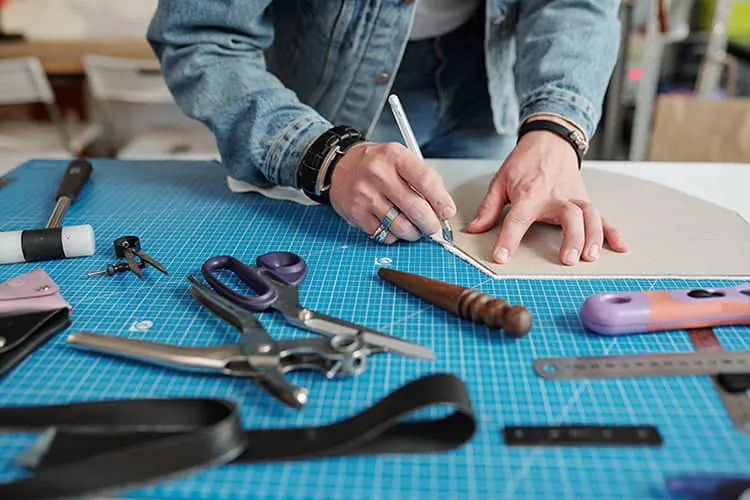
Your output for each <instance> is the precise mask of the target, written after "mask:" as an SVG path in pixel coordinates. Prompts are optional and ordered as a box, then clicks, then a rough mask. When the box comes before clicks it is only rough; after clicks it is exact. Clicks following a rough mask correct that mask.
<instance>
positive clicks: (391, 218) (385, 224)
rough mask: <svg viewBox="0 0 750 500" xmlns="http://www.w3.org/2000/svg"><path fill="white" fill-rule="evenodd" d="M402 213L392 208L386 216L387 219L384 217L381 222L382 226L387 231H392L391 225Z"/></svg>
mask: <svg viewBox="0 0 750 500" xmlns="http://www.w3.org/2000/svg"><path fill="white" fill-rule="evenodd" d="M400 213H401V212H400V211H399V209H398V208H396V207H391V209H390V210H388V213H387V214H385V217H383V218H382V219H381V220H380V225H381V226H383V227H384V228H385V229H386V231H387V230H388V229H390V227H391V224H392V223H393V221H394V219H395V218H396V217H398V216H399V214H400Z"/></svg>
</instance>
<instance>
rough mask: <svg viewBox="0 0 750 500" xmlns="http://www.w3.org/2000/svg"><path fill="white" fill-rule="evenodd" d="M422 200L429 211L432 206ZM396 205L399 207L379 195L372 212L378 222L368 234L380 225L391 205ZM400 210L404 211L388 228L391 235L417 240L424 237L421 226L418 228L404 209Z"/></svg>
mask: <svg viewBox="0 0 750 500" xmlns="http://www.w3.org/2000/svg"><path fill="white" fill-rule="evenodd" d="M420 200H421V198H420ZM421 201H422V202H423V203H424V204H425V206H426V207H427V210H428V211H429V210H430V207H429V206H428V205H427V202H425V201H424V200H421ZM394 206H396V207H397V208H398V206H397V205H396V204H395V203H393V202H391V201H389V200H387V199H385V198H383V197H379V199H378V200H377V201H376V202H375V203H374V210H373V213H372V217H374V218H375V219H376V220H377V224H376V225H375V227H374V228H373V229H372V231H369V232H368V234H372V232H373V231H375V229H377V227H378V225H380V221H381V219H382V218H383V217H385V215H386V214H387V213H388V211H389V210H390V209H391V207H394ZM399 210H400V209H399ZM400 211H401V212H402V213H400V214H399V215H398V216H397V217H396V218H395V219H393V221H392V222H391V225H390V227H389V229H388V231H389V232H390V234H389V237H390V236H391V235H393V236H395V237H396V238H399V239H402V240H407V241H417V240H418V239H420V238H422V232H421V231H420V230H419V228H417V226H415V225H414V224H413V223H412V221H411V220H410V217H408V216H407V215H406V213H405V212H404V211H403V210H400ZM434 216H435V215H434V214H433V217H434Z"/></svg>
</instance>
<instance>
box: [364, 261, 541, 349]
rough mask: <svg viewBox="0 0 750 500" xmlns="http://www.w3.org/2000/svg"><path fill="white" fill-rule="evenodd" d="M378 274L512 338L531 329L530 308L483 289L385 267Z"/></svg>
mask: <svg viewBox="0 0 750 500" xmlns="http://www.w3.org/2000/svg"><path fill="white" fill-rule="evenodd" d="M378 276H380V277H381V278H382V279H384V280H385V281H388V282H389V283H392V284H393V285H396V286H397V287H399V288H401V289H402V290H405V291H407V292H409V293H411V294H413V295H416V296H417V297H419V298H421V299H422V300H424V301H426V302H429V303H430V304H433V305H436V306H438V307H440V308H442V309H444V310H446V311H448V312H450V313H452V314H454V315H456V316H458V317H459V318H462V319H467V320H469V321H473V322H474V323H478V324H483V325H485V326H487V327H488V328H493V329H497V328H501V329H503V330H504V331H505V333H507V334H508V335H510V336H512V337H523V336H524V335H526V334H527V333H529V330H530V329H531V324H532V319H531V313H530V312H529V310H528V309H526V308H525V307H524V306H522V305H515V306H511V305H509V304H508V302H507V301H505V300H503V299H499V298H495V297H491V296H490V295H487V294H486V293H482V292H480V291H479V290H475V289H473V288H466V287H463V286H459V285H453V284H451V283H446V282H444V281H438V280H434V279H431V278H427V277H425V276H420V275H418V274H412V273H406V272H403V271H396V270H394V269H389V268H385V267H383V268H380V269H379V270H378Z"/></svg>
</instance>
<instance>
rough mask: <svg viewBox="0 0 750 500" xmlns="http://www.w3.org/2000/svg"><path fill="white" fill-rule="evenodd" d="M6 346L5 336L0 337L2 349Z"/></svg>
mask: <svg viewBox="0 0 750 500" xmlns="http://www.w3.org/2000/svg"><path fill="white" fill-rule="evenodd" d="M3 347H5V337H0V349H2V348H3Z"/></svg>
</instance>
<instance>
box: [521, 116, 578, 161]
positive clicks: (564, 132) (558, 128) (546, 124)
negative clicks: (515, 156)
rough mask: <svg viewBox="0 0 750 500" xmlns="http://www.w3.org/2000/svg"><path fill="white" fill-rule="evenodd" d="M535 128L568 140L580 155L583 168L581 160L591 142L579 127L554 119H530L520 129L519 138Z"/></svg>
mask: <svg viewBox="0 0 750 500" xmlns="http://www.w3.org/2000/svg"><path fill="white" fill-rule="evenodd" d="M534 130H546V131H548V132H552V133H553V134H557V135H559V136H560V137H562V138H563V139H565V140H566V141H568V143H569V144H570V145H571V147H572V148H573V150H574V151H575V153H576V156H577V157H578V169H579V170H580V169H581V162H582V161H583V156H584V155H585V154H586V151H588V149H589V142H588V140H586V137H585V136H584V135H583V134H582V133H581V132H580V131H579V130H578V129H576V128H574V127H566V126H564V125H561V124H559V123H557V122H553V121H552V120H530V121H527V122H525V123H524V124H523V125H521V128H519V129H518V140H519V141H520V140H521V137H523V136H524V135H525V134H527V133H528V132H532V131H534Z"/></svg>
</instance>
